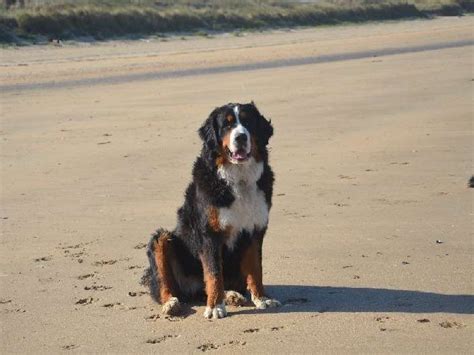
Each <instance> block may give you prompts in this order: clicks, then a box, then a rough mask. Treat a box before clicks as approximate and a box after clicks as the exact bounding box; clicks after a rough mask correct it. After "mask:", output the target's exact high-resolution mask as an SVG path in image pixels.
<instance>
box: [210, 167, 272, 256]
mask: <svg viewBox="0 0 474 355" xmlns="http://www.w3.org/2000/svg"><path fill="white" fill-rule="evenodd" d="M262 173H263V163H262V162H258V163H257V162H255V160H254V159H253V158H251V159H250V161H248V162H247V163H246V164H241V165H228V166H222V167H220V168H219V170H218V174H219V175H220V177H221V178H223V179H224V180H225V181H226V182H227V183H228V184H229V186H230V187H231V188H232V191H233V193H234V196H235V201H234V202H233V203H232V205H230V206H229V207H223V208H220V209H219V224H220V226H221V228H223V229H225V228H226V227H231V234H230V236H229V238H228V239H227V240H226V244H227V247H228V248H229V249H232V248H233V246H234V244H235V242H236V240H237V237H238V235H239V234H240V233H241V232H242V231H244V230H245V231H247V232H249V233H252V232H253V231H254V230H255V229H263V228H265V227H266V225H267V224H268V212H269V211H268V205H267V202H266V200H265V195H264V193H263V191H262V190H260V189H259V188H258V187H257V181H258V179H259V178H260V176H261V175H262Z"/></svg>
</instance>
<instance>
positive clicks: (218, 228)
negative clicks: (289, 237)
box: [144, 102, 280, 318]
mask: <svg viewBox="0 0 474 355" xmlns="http://www.w3.org/2000/svg"><path fill="white" fill-rule="evenodd" d="M272 135H273V127H272V125H271V122H270V121H268V120H267V119H266V118H265V117H263V116H262V115H261V114H260V112H259V111H258V109H257V107H256V106H255V104H254V103H253V102H251V103H249V104H234V103H230V104H227V105H224V106H221V107H218V108H216V109H215V110H214V111H212V112H211V114H210V115H209V117H208V118H207V119H206V121H205V122H204V124H203V125H202V127H201V128H200V129H199V136H200V137H201V139H202V141H203V145H202V150H201V154H200V155H199V156H198V157H197V159H196V161H195V163H194V167H193V172H192V176H193V179H192V182H191V183H190V184H189V186H188V188H187V190H186V193H185V201H184V204H183V206H182V207H181V208H180V209H179V210H178V222H177V226H176V228H175V229H174V230H173V231H167V230H164V229H158V230H157V231H156V232H155V233H154V234H153V235H152V237H151V240H150V242H149V243H148V248H147V255H148V259H149V262H150V268H149V269H148V270H147V271H146V272H145V276H144V280H145V283H148V285H149V286H150V290H151V295H152V297H153V298H154V299H155V300H156V301H158V302H160V303H161V304H162V312H163V313H164V314H171V315H172V314H177V313H179V312H180V308H181V303H180V302H183V301H189V300H192V299H199V297H201V298H202V299H205V298H206V297H207V303H206V309H205V311H204V317H205V318H223V317H225V316H226V315H227V311H226V307H225V305H226V304H227V305H229V304H232V305H241V304H242V303H244V302H247V299H246V298H245V297H244V296H243V295H242V294H245V293H246V290H248V291H249V293H250V297H251V301H252V302H253V304H254V305H255V307H256V308H257V309H265V308H267V307H276V306H280V302H278V301H277V300H274V299H271V298H269V297H266V295H265V293H264V289H263V284H262V243H263V237H264V235H265V231H266V230H267V225H268V216H269V211H270V208H271V205H272V191H273V181H274V177H273V172H272V170H271V168H270V166H269V164H268V150H267V145H268V141H269V139H270V137H271V136H272ZM147 280H148V281H147Z"/></svg>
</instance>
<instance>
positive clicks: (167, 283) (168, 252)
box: [147, 229, 181, 314]
mask: <svg viewBox="0 0 474 355" xmlns="http://www.w3.org/2000/svg"><path fill="white" fill-rule="evenodd" d="M172 248H173V247H172V234H171V233H170V232H168V231H165V230H163V229H160V230H158V231H157V232H156V233H155V234H153V236H152V237H151V240H150V242H149V243H148V250H147V255H148V260H149V262H150V269H151V280H150V281H151V282H150V290H151V293H152V297H153V298H154V299H155V300H157V301H159V302H160V303H161V304H162V305H163V306H162V313H164V314H177V313H179V311H180V308H181V307H180V303H179V300H178V298H177V296H178V292H179V290H178V287H177V283H176V281H175V279H174V276H173V271H172V270H171V260H170V258H172V257H173V250H172Z"/></svg>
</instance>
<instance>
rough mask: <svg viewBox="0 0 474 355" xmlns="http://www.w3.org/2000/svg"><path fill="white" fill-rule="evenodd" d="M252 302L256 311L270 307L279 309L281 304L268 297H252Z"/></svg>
mask: <svg viewBox="0 0 474 355" xmlns="http://www.w3.org/2000/svg"><path fill="white" fill-rule="evenodd" d="M252 302H253V304H254V305H255V308H256V309H267V308H271V307H280V306H281V303H280V301H277V300H275V299H273V298H268V297H260V298H257V297H253V296H252Z"/></svg>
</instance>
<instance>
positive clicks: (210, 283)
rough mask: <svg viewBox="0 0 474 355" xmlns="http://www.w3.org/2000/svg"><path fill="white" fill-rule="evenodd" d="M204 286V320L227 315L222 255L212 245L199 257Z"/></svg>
mask: <svg viewBox="0 0 474 355" xmlns="http://www.w3.org/2000/svg"><path fill="white" fill-rule="evenodd" d="M200 258H201V263H202V269H203V272H204V283H205V286H206V294H207V304H206V310H205V311H204V317H205V318H208V319H209V318H224V317H225V316H226V315H227V311H226V309H225V303H224V278H223V275H222V253H221V251H220V248H219V247H217V246H215V245H213V246H210V247H208V248H206V249H205V251H203V252H202V253H201V255H200Z"/></svg>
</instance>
